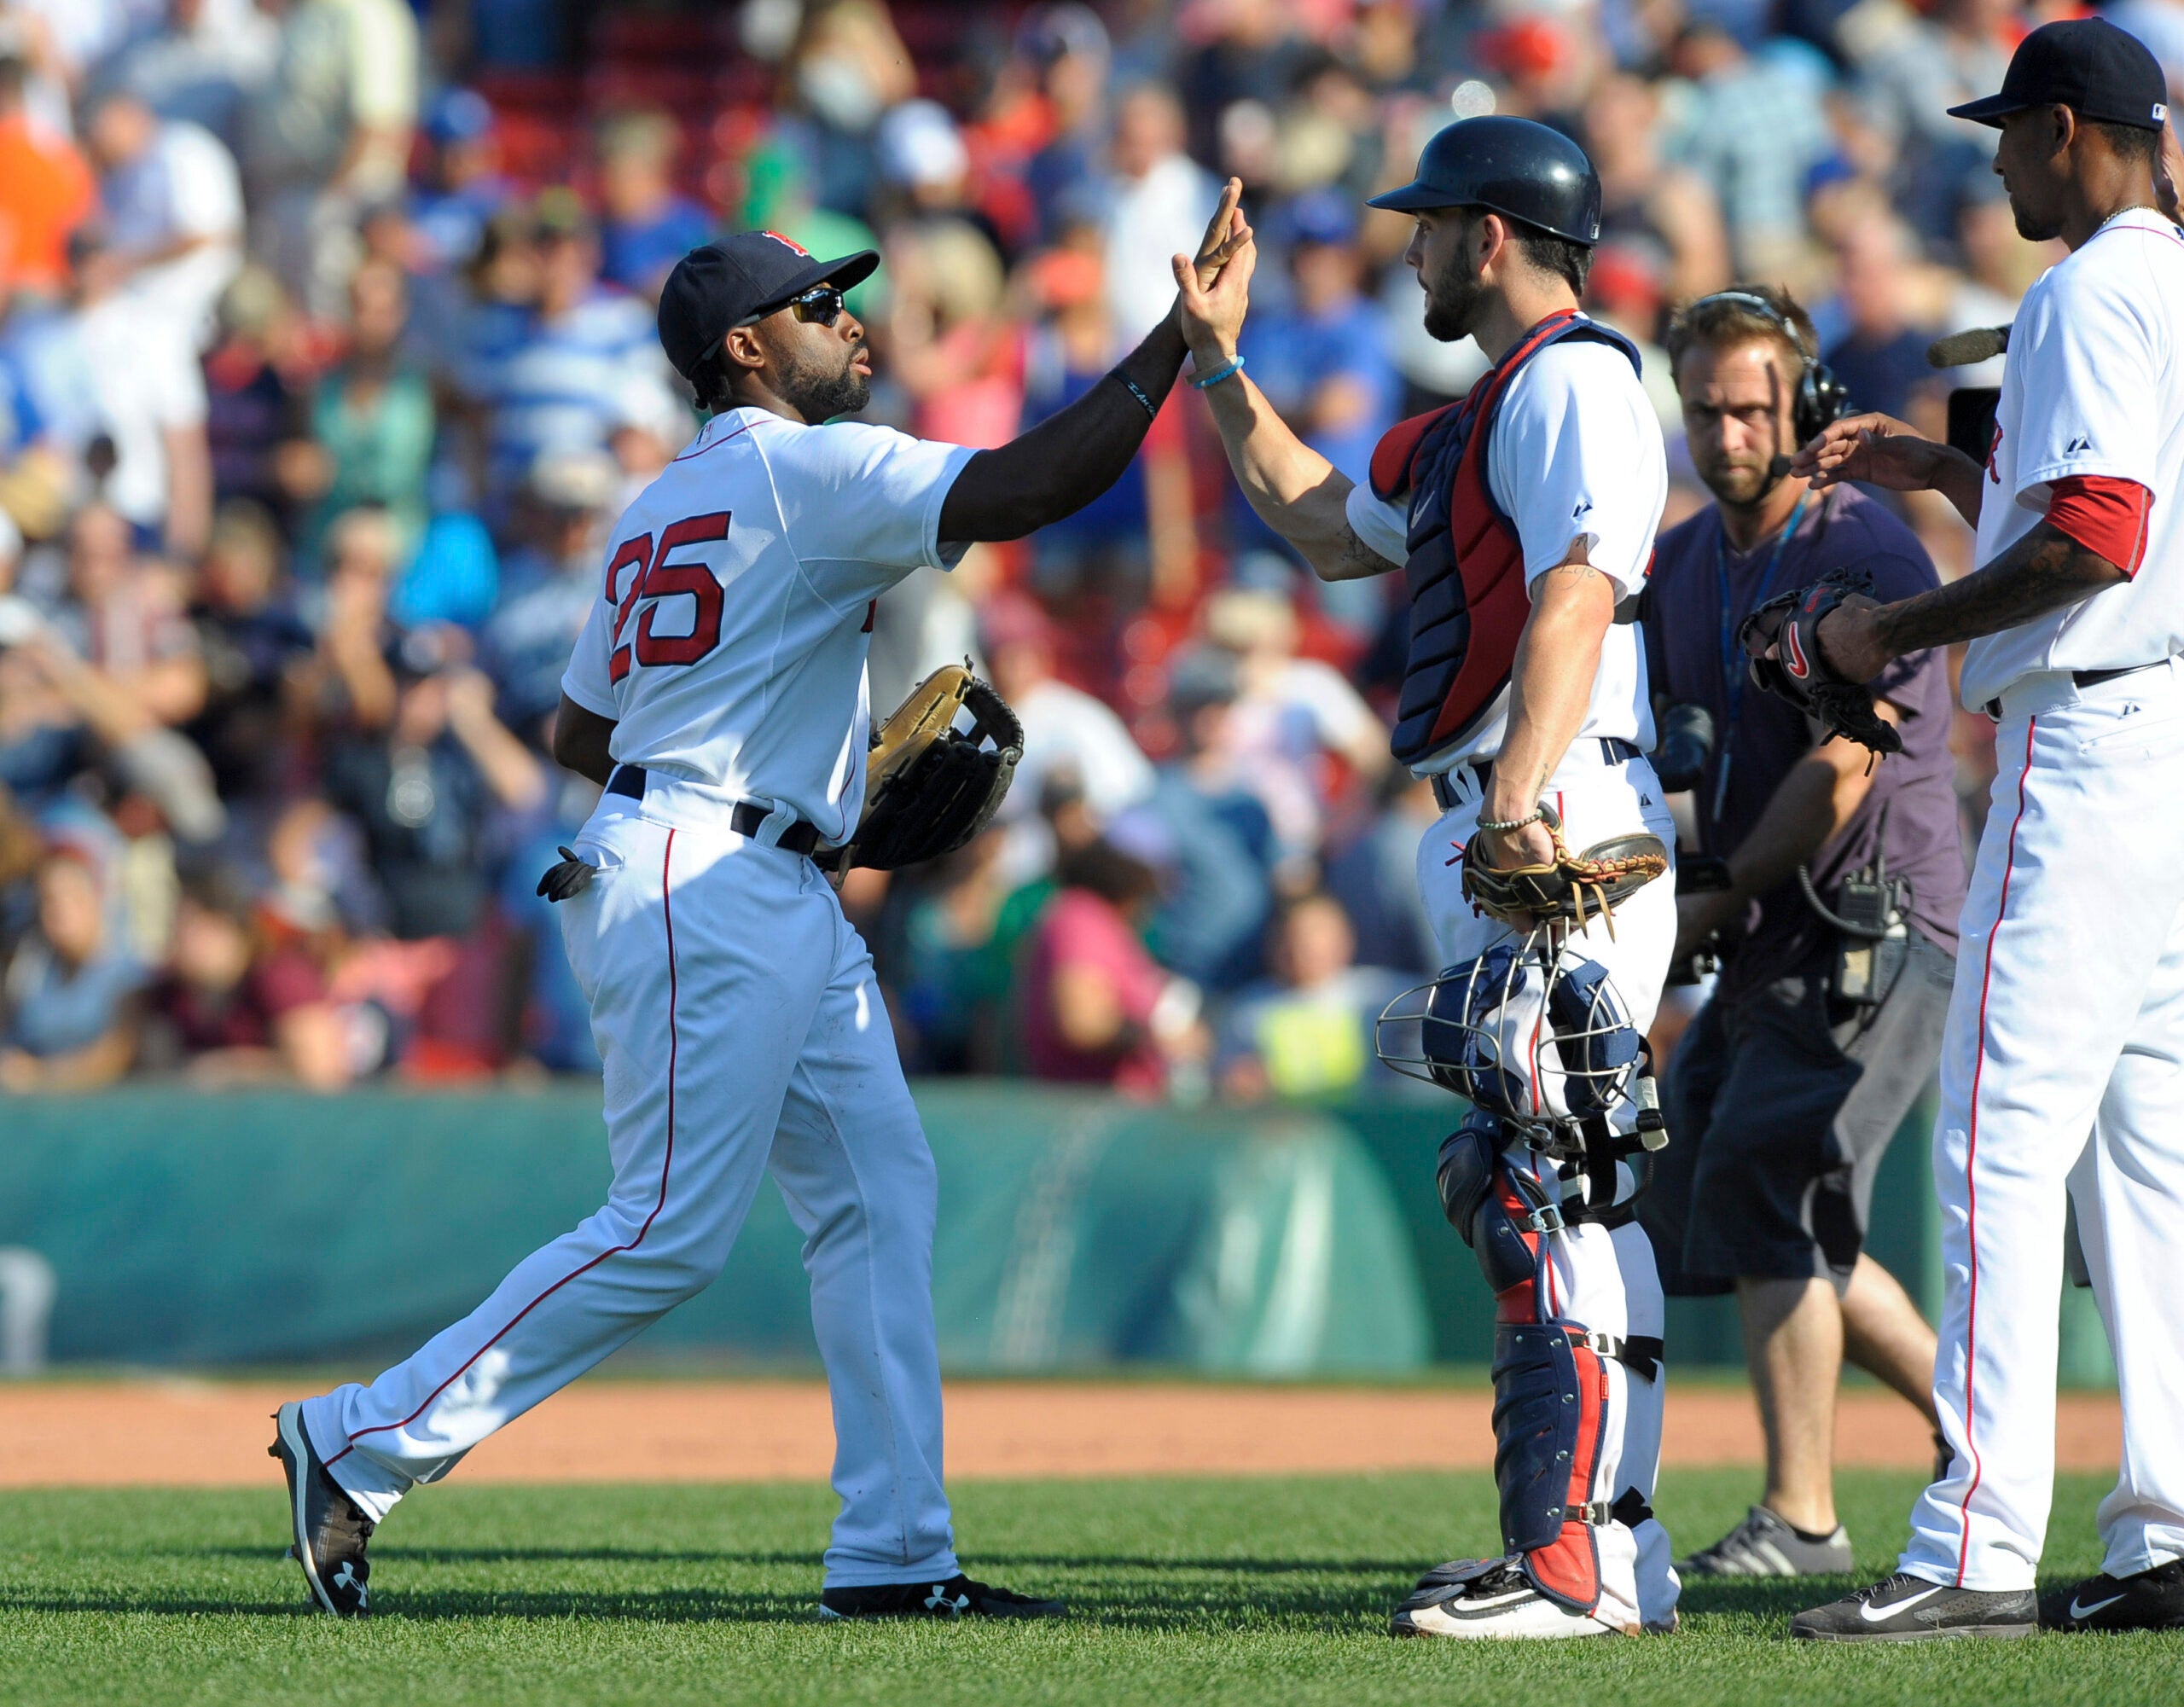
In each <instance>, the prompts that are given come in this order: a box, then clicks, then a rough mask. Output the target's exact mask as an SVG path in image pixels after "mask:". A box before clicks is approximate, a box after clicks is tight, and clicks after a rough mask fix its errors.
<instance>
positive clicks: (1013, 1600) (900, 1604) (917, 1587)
mask: <svg viewBox="0 0 2184 1707" xmlns="http://www.w3.org/2000/svg"><path fill="white" fill-rule="evenodd" d="M1068 1615H1069V1608H1068V1607H1067V1606H1066V1605H1064V1604H1063V1603H1062V1602H1061V1601H1060V1600H1034V1599H1033V1598H1032V1597H1031V1595H1029V1594H1011V1593H1009V1591H1008V1589H1006V1588H993V1587H992V1586H991V1585H990V1584H988V1583H985V1582H973V1581H972V1580H971V1579H970V1578H969V1577H967V1576H964V1575H963V1574H962V1573H961V1572H960V1571H959V1572H957V1573H956V1575H955V1576H951V1577H950V1578H949V1579H948V1580H947V1581H946V1582H881V1583H876V1584H874V1585H873V1586H872V1587H870V1588H829V1589H828V1590H827V1591H826V1592H825V1593H824V1594H822V1595H820V1597H819V1616H820V1617H822V1618H1061V1617H1067V1616H1068Z"/></svg>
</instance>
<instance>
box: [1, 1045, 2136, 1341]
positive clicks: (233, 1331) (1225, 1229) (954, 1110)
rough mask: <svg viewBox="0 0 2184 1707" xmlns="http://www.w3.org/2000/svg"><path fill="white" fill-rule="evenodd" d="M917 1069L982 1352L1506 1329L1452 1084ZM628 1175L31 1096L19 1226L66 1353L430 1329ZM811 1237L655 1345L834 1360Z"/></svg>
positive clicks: (584, 1157) (297, 1114)
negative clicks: (1124, 1083) (1130, 1093)
mask: <svg viewBox="0 0 2184 1707" xmlns="http://www.w3.org/2000/svg"><path fill="white" fill-rule="evenodd" d="M916 1091H917V1100H918V1105H919V1107H920V1109H921V1112H922V1113H923V1115H924V1118H925V1123H926V1129H927V1132H928V1135H929V1136H930V1138H931V1140H932V1149H933V1154H934V1157H935V1159H936V1161H937V1163H938V1168H939V1174H940V1195H941V1209H940V1220H939V1227H938V1234H937V1240H936V1249H935V1253H934V1276H935V1279H934V1294H935V1304H936V1309H937V1313H938V1321H939V1328H940V1344H941V1351H942V1355H943V1356H944V1359H945V1361H946V1362H947V1364H948V1367H950V1369H952V1370H956V1371H958V1372H962V1373H1008V1372H1017V1371H1025V1372H1029V1371H1040V1370H1056V1369H1083V1368H1093V1367H1101V1366H1110V1365H1114V1364H1118V1363H1141V1364H1146V1365H1157V1366H1164V1367H1170V1368H1182V1369H1190V1370H1196V1371H1200V1372H1203V1373H1208V1374H1221V1375H1231V1376H1258V1377H1271V1378H1299V1377H1338V1378H1339V1377H1345V1376H1353V1377H1374V1376H1387V1375H1397V1374H1401V1373H1404V1372H1407V1371H1411V1370H1414V1369H1417V1368H1419V1367H1422V1366H1424V1365H1426V1364H1427V1363H1429V1362H1456V1363H1468V1364H1483V1363H1484V1362H1487V1361H1488V1359H1489V1357H1490V1355H1491V1348H1492V1338H1493V1323H1492V1317H1493V1312H1492V1301H1491V1299H1490V1297H1489V1295H1488V1293H1487V1292H1486V1288H1485V1286H1484V1282H1483V1281H1482V1280H1480V1279H1479V1276H1478V1270H1477V1269H1476V1267H1475V1266H1474V1264H1473V1263H1472V1257H1471V1254H1470V1252H1469V1251H1467V1250H1466V1249H1465V1248H1464V1246H1463V1245H1462V1244H1461V1241H1459V1240H1457V1239H1456V1238H1455V1235H1454V1234H1453V1233H1451V1232H1450V1230H1449V1228H1448V1226H1447V1225H1446V1223H1445V1222H1443V1220H1442V1218H1441V1213H1440V1206H1439V1204H1438V1199H1437V1198H1436V1196H1435V1193H1434V1188H1433V1163H1434V1157H1435V1153H1436V1151H1437V1150H1438V1146H1439V1142H1440V1140H1441V1138H1442V1136H1443V1135H1444V1134H1445V1133H1446V1132H1447V1131H1448V1130H1449V1129H1450V1127H1451V1125H1452V1124H1453V1123H1454V1118H1455V1114H1456V1113H1457V1112H1459V1108H1458V1106H1457V1105H1456V1104H1455V1102H1454V1101H1453V1100H1441V1099H1438V1098H1433V1099H1427V1100H1408V1101H1403V1100H1397V1101H1388V1102H1381V1103H1368V1104H1359V1105H1354V1106H1340V1107H1334V1108H1327V1109H1319V1110H1295V1111H1250V1110H1232V1109H1199V1110H1189V1111H1186V1110H1179V1109H1171V1108H1167V1107H1162V1106H1147V1105H1143V1104H1138V1103H1131V1102H1124V1101H1121V1100H1116V1099H1113V1098H1109V1097H1105V1096H1101V1095H1098V1094H1090V1093H1071V1092H1066V1091H1059V1090H1054V1089H1046V1088H1036V1089H1035V1088H1031V1087H1027V1086H1025V1085H1023V1084H1021V1083H974V1082H965V1081H930V1082H926V1083H921V1084H920V1085H919V1086H918V1087H917V1088H916ZM1930 1118H1931V1117H1930V1116H1928V1115H1926V1113H1925V1112H1920V1113H1918V1114H1914V1117H1913V1118H1912V1119H1911V1120H1910V1121H1908V1122H1907V1123H1906V1126H1905V1129H1904V1130H1903V1132H1902V1134H1901V1135H1899V1136H1898V1138H1897V1140H1896V1143H1895V1145H1894V1146H1893V1147H1892V1148H1891V1153H1890V1155H1889V1157H1888V1159H1887V1161H1886V1164H1885V1166H1884V1168H1883V1170H1882V1174H1881V1176H1880V1181H1879V1186H1878V1188H1877V1189H1876V1192H1875V1194H1874V1216H1873V1240H1872V1245H1871V1248H1872V1249H1873V1251H1874V1254H1875V1255H1876V1256H1878V1257H1879V1258H1880V1259H1881V1260H1882V1261H1883V1262H1885V1263H1887V1264H1888V1265H1889V1267H1891V1269H1894V1270H1895V1271H1896V1273H1897V1274H1899V1275H1900V1276H1901V1277H1902V1279H1903V1280H1905V1282H1906V1284H1907V1285H1908V1286H1911V1288H1912V1290H1913V1292H1914V1295H1917V1296H1920V1297H1921V1298H1924V1299H1925V1300H1926V1301H1927V1302H1928V1303H1929V1307H1930V1308H1931V1306H1932V1304H1934V1303H1937V1302H1938V1293H1939V1290H1940V1269H1939V1263H1938V1257H1937V1233H1936V1225H1935V1212H1934V1209H1933V1194H1932V1191H1931V1187H1930V1186H1929V1185H1928V1183H1927V1178H1926V1165H1927V1163H1926V1157H1927V1148H1926V1133H1927V1123H1928V1121H1929V1119H1930ZM606 1187H607V1154H606V1143H605V1135H604V1131H603V1129H602V1127H601V1121H600V1115H599V1094H598V1091H597V1089H596V1088H595V1086H585V1085H566V1086H556V1087H554V1088H552V1089H541V1090H537V1091H522V1092H517V1091H495V1092H491V1093H479V1094H417V1093H409V1092H403V1091H395V1090H384V1091H369V1092H360V1093H357V1094H350V1095H346V1096H341V1097H334V1098H318V1097H310V1096H304V1095H299V1094H291V1093H284V1092H271V1091H265V1092H232V1093H224V1094H204V1093H198V1092H193V1091H186V1090H183V1089H177V1088H168V1087H160V1086H153V1085H147V1086H142V1087H132V1088H130V1089H125V1090H120V1091H115V1092H111V1093H107V1094H102V1095H98V1096H92V1097H82V1098H68V1099H62V1098H25V1099H13V1100H8V1099H0V1247H21V1248H26V1249H29V1250H31V1251H36V1252H38V1254H39V1255H40V1256H42V1257H44V1258H45V1260H46V1262H47V1263H49V1264H50V1265H51V1267H52V1269H53V1271H54V1274H55V1280H56V1281H57V1292H56V1296H55V1303H54V1306H53V1315H52V1320H51V1324H50V1332H49V1346H50V1352H51V1356H53V1358H54V1359H55V1361H56V1362H96V1363H107V1364H113V1363H128V1364H149V1365H168V1366H190V1365H200V1366H202V1365H235V1364H248V1363H265V1362H296V1361H311V1360H318V1359H324V1358H340V1359H345V1360H346V1359H368V1358H370V1357H374V1356H392V1355H397V1354H399V1353H400V1352H403V1351H404V1350H408V1349H409V1348H410V1346H412V1345H413V1344H415V1343H416V1342H417V1341H418V1340H419V1339H421V1338H423V1337H424V1336H426V1335H427V1334H430V1333H433V1332H434V1331H436V1330H437V1329H439V1327H444V1326H445V1325H446V1324H447V1322H449V1321H451V1320H453V1319H455V1318H456V1317H457V1316H459V1315H462V1313H463V1312H465V1311H467V1310H468V1309H470V1308H471V1307H472V1306H473V1305H474V1304H475V1303H477V1302H478V1301H479V1299H480V1298H484V1297H485V1294H486V1293H487V1292H490V1291H491V1288H492V1286H494V1284H495V1283H496V1282H497V1280H499V1279H500V1277H501V1275H502V1274H503V1273H504V1272H505V1271H506V1270H507V1269H508V1267H509V1266H510V1265H511V1264H512V1263H514V1262H515V1261H516V1260H517V1259H518V1258H520V1257H522V1256H523V1255H524V1254H525V1253H526V1252H527V1251H530V1250H531V1249H532V1248H533V1247H535V1246H536V1245H538V1244H540V1243H542V1242H543V1241H544V1240H548V1239H549V1238H551V1237H553V1236H554V1235H555V1234H558V1233H561V1232H562V1231H564V1230H566V1228H569V1227H571V1226H572V1225H574V1224H575V1223H576V1222H578V1221H579V1220H581V1219H582V1218H583V1217H584V1216H586V1215H588V1214H589V1213H590V1212H591V1211H592V1210H594V1209H595V1208H596V1207H597V1206H598V1205H599V1203H600V1200H601V1197H602V1195H603V1194H604V1193H605V1190H606ZM799 1253H800V1240H799V1235H798V1234H797V1232H796V1230H795V1228H793V1226H792V1225H791V1223H790V1222H789V1219H788V1216H787V1212H786V1211H785V1210H784V1209H783V1208H782V1206H781V1201H780V1199H779V1198H778V1197H777V1196H776V1195H775V1193H773V1192H772V1191H770V1190H762V1191H761V1193H759V1197H758V1204H757V1206H756V1207H755V1208H754V1210H753V1211H752V1216H751V1218H750V1220H749V1222H748V1223H747V1225H746V1228H745V1230H744V1234H743V1236H742V1238H741V1240H740V1241H739V1243H738V1245H737V1247H736V1250H735V1255H734V1256H733V1257H731V1258H730V1259H729V1265H728V1268H727V1269H726V1271H725V1272H724V1273H723V1275H722V1277H721V1278H720V1279H719V1280H717V1281H716V1282H715V1283H714V1284H713V1286H712V1287H711V1288H709V1289H708V1290H707V1291H706V1292H705V1293H703V1294H702V1295H700V1297H698V1298H694V1299H693V1300H691V1301H690V1302H689V1303H687V1304H685V1305H684V1306H683V1308H682V1309H678V1310H677V1311H675V1312H674V1313H673V1314H672V1315H670V1316H668V1317H667V1318H666V1319H665V1320H664V1321H661V1322H660V1323H659V1324H658V1325H657V1326H655V1327H653V1329H652V1330H651V1331H650V1332H649V1333H647V1334H645V1335H644V1336H643V1337H642V1339H641V1340H640V1341H639V1350H649V1351H654V1352H668V1353H673V1352H685V1353H689V1352H703V1353H710V1354H727V1355H730V1356H736V1357H739V1358H743V1359H747V1360H752V1361H755V1362H770V1363H800V1362H808V1361H810V1359H811V1358H812V1357H813V1356H814V1352H813V1347H812V1339H811V1329H810V1317H809V1314H808V1309H807V1301H806V1296H805V1292H804V1274H803V1269H802V1264H801V1259H800V1254H799ZM1669 1339H1670V1347H1671V1356H1672V1357H1673V1358H1674V1360H1675V1361H1676V1362H1677V1363H1678V1364H1680V1365H1681V1366H1682V1367H1694V1366H1701V1365H1716V1366H1733V1365H1735V1364H1737V1363H1738V1362H1740V1350H1739V1338H1738V1333H1737V1326H1736V1318H1735V1314H1734V1304H1733V1303H1731V1302H1730V1301H1728V1300H1727V1299H1698V1300H1677V1301H1674V1302H1672V1303H1671V1304H1670V1322H1669ZM2064 1374H2065V1379H2075V1380H2077V1381H2081V1382H2090V1383H2098V1382H2101V1381H2105V1380H2108V1379H2112V1370H2111V1366H2110V1364H2109V1362H2108V1359H2107V1348H2106V1342H2105V1340H2104V1339H2103V1338H2102V1337H2101V1334H2100V1328H2099V1324H2098V1321H2097V1320H2096V1319H2095V1318H2094V1315H2093V1313H2092V1309H2091V1299H2090V1296H2089V1295H2088V1294H2087V1293H2084V1292H2071V1293H2069V1294H2067V1295H2066V1298H2065V1338H2064Z"/></svg>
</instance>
